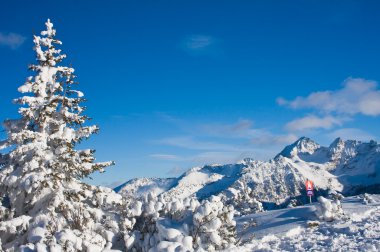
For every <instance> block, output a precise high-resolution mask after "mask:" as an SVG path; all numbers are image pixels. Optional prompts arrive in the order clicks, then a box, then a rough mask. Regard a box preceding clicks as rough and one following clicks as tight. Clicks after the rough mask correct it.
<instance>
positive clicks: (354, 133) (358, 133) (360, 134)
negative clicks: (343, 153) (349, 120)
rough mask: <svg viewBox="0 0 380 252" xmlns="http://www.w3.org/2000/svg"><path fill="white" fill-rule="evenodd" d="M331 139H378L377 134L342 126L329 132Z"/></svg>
mask: <svg viewBox="0 0 380 252" xmlns="http://www.w3.org/2000/svg"><path fill="white" fill-rule="evenodd" d="M327 135H328V136H329V137H330V138H331V139H335V138H337V137H341V138H343V139H346V140H360V141H366V142H367V141H370V140H377V139H376V137H375V136H373V135H372V134H369V133H368V132H365V131H363V130H361V129H357V128H342V129H338V130H335V131H333V132H330V133H328V134H327Z"/></svg>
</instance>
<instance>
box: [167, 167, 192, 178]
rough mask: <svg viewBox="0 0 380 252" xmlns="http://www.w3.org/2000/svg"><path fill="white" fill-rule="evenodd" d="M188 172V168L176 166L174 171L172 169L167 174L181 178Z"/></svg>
mask: <svg viewBox="0 0 380 252" xmlns="http://www.w3.org/2000/svg"><path fill="white" fill-rule="evenodd" d="M187 170H188V168H183V167H179V166H176V167H173V168H172V169H170V170H169V171H168V172H167V173H166V174H167V175H169V176H179V175H181V174H182V173H184V172H185V171H187Z"/></svg>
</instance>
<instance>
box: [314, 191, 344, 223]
mask: <svg viewBox="0 0 380 252" xmlns="http://www.w3.org/2000/svg"><path fill="white" fill-rule="evenodd" d="M318 202H319V204H318V205H317V209H316V214H317V216H318V218H319V219H321V220H324V221H333V220H334V219H338V218H341V217H342V215H343V214H344V213H343V209H342V205H341V203H340V201H339V200H338V199H335V200H333V201H331V200H329V199H326V198H324V197H322V196H319V197H318Z"/></svg>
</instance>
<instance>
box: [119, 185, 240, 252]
mask: <svg viewBox="0 0 380 252" xmlns="http://www.w3.org/2000/svg"><path fill="white" fill-rule="evenodd" d="M125 202H127V201H125ZM122 216H125V221H124V222H123V223H124V230H126V232H125V235H124V240H125V247H126V249H127V250H128V251H133V250H134V251H193V250H195V249H198V250H202V249H203V250H215V249H224V248H227V247H228V246H230V245H233V244H234V243H235V238H236V231H235V226H236V223H235V221H234V220H233V216H234V209H233V207H232V206H229V207H225V206H223V203H222V202H221V201H220V198H219V197H212V198H211V199H210V200H205V201H203V202H202V203H200V202H199V201H198V200H197V199H195V198H187V199H184V200H182V199H174V200H173V201H169V202H167V201H166V200H165V199H164V197H160V196H159V197H156V196H155V195H154V193H150V194H148V195H147V196H145V197H143V198H142V199H139V200H138V199H133V200H130V201H129V203H128V204H127V205H126V208H125V210H124V212H123V214H122ZM131 220H132V221H131Z"/></svg>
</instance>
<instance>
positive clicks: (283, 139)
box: [251, 133, 299, 146]
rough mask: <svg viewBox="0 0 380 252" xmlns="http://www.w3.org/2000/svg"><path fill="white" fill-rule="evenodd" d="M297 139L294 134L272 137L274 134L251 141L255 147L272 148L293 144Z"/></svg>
mask: <svg viewBox="0 0 380 252" xmlns="http://www.w3.org/2000/svg"><path fill="white" fill-rule="evenodd" d="M298 138H299V137H298V136H296V135H294V134H285V135H274V134H270V133H267V134H263V135H260V136H257V137H254V138H252V139H251V143H252V144H256V145H259V146H260V145H261V146H262V145H272V146H279V145H280V146H283V145H288V144H291V143H293V142H295V141H296V140H297V139H298Z"/></svg>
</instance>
